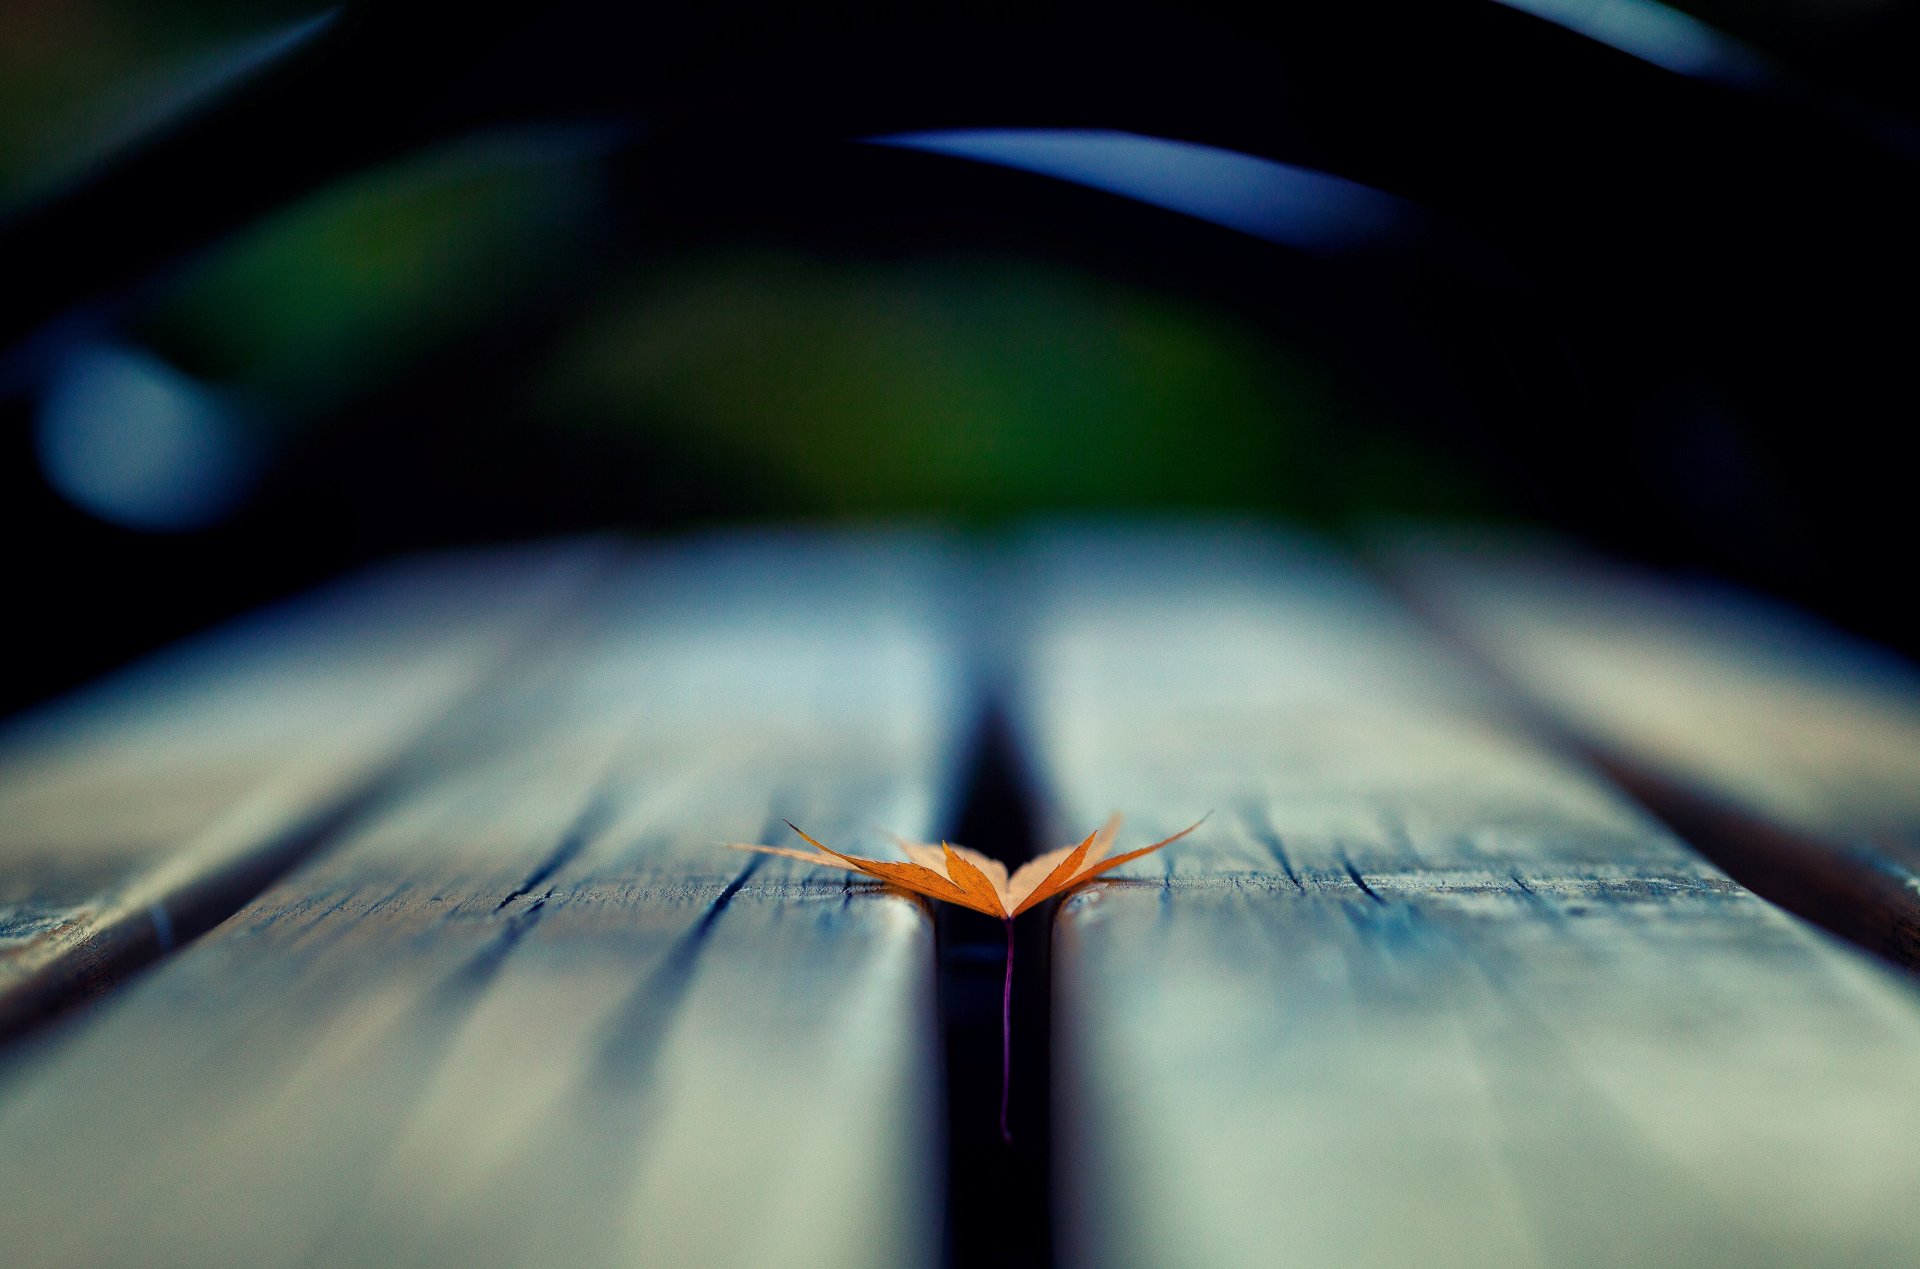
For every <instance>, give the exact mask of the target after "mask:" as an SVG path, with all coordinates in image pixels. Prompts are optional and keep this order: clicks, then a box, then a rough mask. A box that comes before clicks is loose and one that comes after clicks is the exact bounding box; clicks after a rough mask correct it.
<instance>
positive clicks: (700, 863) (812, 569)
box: [0, 539, 967, 1267]
mask: <svg viewBox="0 0 1920 1269" xmlns="http://www.w3.org/2000/svg"><path fill="white" fill-rule="evenodd" d="M941 578H942V572H941V568H940V566H939V565H938V564H937V561H935V560H934V558H933V553H932V548H931V547H930V546H929V545H928V544H927V543H925V542H919V543H916V542H913V541H908V542H905V543H901V544H896V545H892V546H887V545H880V544H874V543H866V542H862V541H860V540H857V539H856V540H836V539H828V540H821V541H807V540H797V541H782V540H769V541H758V540H754V539H740V540H727V539H723V540H717V541H710V542H701V543H694V544H689V545H686V546H683V547H680V548H677V549H674V550H670V551H666V552H663V553H660V554H656V555H649V556H645V557H642V558H641V559H639V560H638V561H637V562H635V563H634V564H633V565H632V566H631V567H630V568H628V569H626V570H624V571H623V572H622V573H621V574H620V575H619V576H618V577H617V578H615V579H614V580H612V581H610V582H608V583H607V584H606V585H605V586H604V587H603V589H602V591H601V592H600V597H599V603H598V606H597V607H596V608H595V609H593V610H592V611H591V612H590V613H587V614H583V615H582V616H580V617H579V618H577V619H576V620H575V621H574V623H573V624H572V627H571V637H570V639H568V640H567V641H565V642H564V643H561V644H555V645H553V646H552V647H551V648H550V649H549V657H548V660H547V661H546V662H545V663H544V664H543V665H541V666H539V667H537V668H529V669H527V670H525V671H523V672H522V673H521V674H520V675H518V676H517V678H516V686H517V688H518V690H517V691H516V692H515V693H513V694H511V695H509V696H505V697H501V698H497V699H495V700H493V701H492V702H491V709H490V711H489V712H488V713H487V714H486V715H485V716H484V717H475V718H469V720H468V723H467V725H466V726H465V727H464V728H463V729H462V731H461V733H460V734H459V735H458V736H457V737H454V738H452V739H451V740H450V741H449V742H447V743H445V744H443V745H442V746H441V748H440V749H439V751H438V752H437V753H436V754H435V755H434V758H433V761H432V762H431V763H429V764H428V765H426V766H424V767H423V768H422V769H421V772H420V774H419V775H418V777H417V778H416V780H415V781H414V783H413V785H412V787H411V788H410V789H409V790H408V791H406V792H405V793H404V794H402V795H399V796H396V797H395V798H393V799H392V800H390V801H389V803H388V804H387V805H385V806H384V808H383V809H381V810H380V812H379V813H378V814H377V815H375V816H374V817H372V818H370V819H369V820H368V821H367V822H366V823H365V824H364V825H363V826H362V827H361V828H359V829H357V830H356V831H354V832H353V833H351V834H350V835H349V837H348V838H347V839H346V840H343V841H341V842H340V843H338V844H337V845H336V846H335V847H334V848H332V849H330V850H329V851H328V852H327V853H326V854H325V855H324V856H321V857H318V858H316V859H314V860H313V861H312V862H310V863H309V864H308V865H306V866H304V867H302V868H301V869H299V870H298V871H297V872H295V873H293V874H292V875H290V876H288V877H287V878H286V879H285V880H284V881H282V882H281V883H280V884H278V885H276V886H274V887H273V888H272V889H270V890H269V891H268V892H267V893H265V894H264V895H262V896H261V897H260V898H259V899H258V900H257V901H255V902H254V903H252V904H249V905H248V906H247V908H246V909H245V910H244V911H242V912H241V913H239V914H238V915H237V916H236V917H234V918H233V919H232V920H230V921H228V922H226V923H225V924H223V925H222V926H221V927H219V928H218V929H216V930H215V931H213V932H211V933H210V934H209V935H208V936H207V937H205V938H204V939H202V940H200V941H199V942H198V943H196V944H195V945H194V946H193V947H191V948H189V949H187V950H186V951H185V952H183V953H182V954H180V955H179V956H176V957H174V958H172V959H171V960H170V961H168V962H167V963H165V964H164V965H163V966H161V967H160V968H159V969H157V970H156V971H155V972H154V973H152V974H150V975H148V976H146V977H144V978H143V979H142V980H141V981H140V982H139V983H137V984H134V985H131V986H130V987H129V988H128V989H127V990H125V991H123V992H121V993H117V994H116V995H115V997H114V998H113V999H112V1000H110V1001H109V1002H108V1003H107V1005H106V1007H104V1008H103V1009H101V1010H100V1011H98V1013H97V1016H95V1017H93V1018H90V1019H88V1020H87V1025H85V1026H84V1027H82V1028H81V1029H80V1030H79V1033H78V1034H77V1035H75V1036H73V1037H72V1038H70V1039H68V1040H67V1041H66V1042H65V1043H63V1044H61V1045H59V1046H57V1047H55V1048H52V1049H50V1050H48V1051H47V1052H46V1053H45V1054H44V1056H43V1057H42V1058H41V1060H38V1061H36V1062H34V1063H32V1064H30V1065H29V1067H28V1069H26V1070H24V1071H22V1072H21V1073H20V1074H19V1076H18V1077H17V1078H16V1079H15V1080H14V1082H13V1087H11V1088H10V1089H8V1090H7V1092H6V1096H5V1098H4V1104H3V1105H0V1194H5V1195H7V1199H6V1201H5V1202H4V1203H0V1246H4V1247H6V1248H7V1249H8V1261H9V1263H10V1264H19V1265H55V1264H59V1265H72V1264H136V1263H137V1264H196V1265H197V1264H208V1263H213V1264H245V1265H249V1266H258V1265H291V1264H296V1263H297V1264H301V1265H310V1264H355V1265H357V1264H366V1263H381V1264H449V1265H463V1266H464V1265H492V1264H528V1263H539V1264H564V1265H599V1264H614V1263H639V1264H662V1265H670V1264H780V1265H821V1266H836V1267H839V1266H861V1265H889V1266H890V1265H913V1264H927V1263H930V1262H931V1261H932V1260H933V1259H934V1258H936V1256H937V1239H938V1224H937V1220H936V1217H935V1214H936V1212H937V1204H936V1190H937V1184H936V1182H937V1171H938V1150H939V1145H938V1143H939V1133H938V1131H937V1125H936V1122H935V1118H934V1117H935V1115H936V1114H937V1111H938V1102H939V1096H938V1080H937V1059H936V1057H935V1054H936V1052H937V1048H936V1045H935V1038H936V1034H937V1033H936V1027H935V1022H934V1017H933V985H934V980H933V957H932V950H933V949H932V924H931V920H930V917H929V914H928V913H927V911H926V910H925V908H924V907H922V906H921V905H920V904H919V903H918V902H916V901H914V900H911V899H908V898H904V897H901V896H898V895H895V894H891V893H881V892H879V891H877V890H876V889H875V888H874V887H873V886H871V885H868V884H866V883H862V882H857V881H854V880H852V879H848V878H843V876H842V875H841V874H834V873H828V872H825V871H824V870H818V869H809V868H807V867H806V866H805V865H801V864H794V863H789V862H787V861H785V860H780V859H772V858H768V857H766V856H761V855H746V854H741V853H738V852H732V851H727V850H725V849H722V847H721V845H720V843H722V842H725V841H728V840H749V841H751V840H771V838H770V837H769V836H768V835H769V834H772V833H774V831H775V830H776V829H778V830H779V831H780V832H781V833H784V832H785V830H784V829H783V828H781V827H780V825H779V821H778V819H777V818H776V817H777V816H780V815H785V816H789V817H792V818H793V819H795V820H796V821H797V822H799V823H801V824H804V825H806V826H808V827H809V828H810V829H814V830H816V831H817V832H819V833H820V834H822V835H826V836H828V838H829V840H833V839H838V840H842V841H847V842H850V843H860V844H862V845H868V846H872V845H875V844H876V843H875V841H874V837H875V834H874V831H873V829H872V827H871V826H872V825H884V826H886V827H887V828H889V829H895V830H899V831H903V832H908V833H915V832H921V833H924V832H930V831H932V830H933V827H934V825H935V824H936V822H938V820H939V819H940V818H941V817H942V816H944V815H946V814H949V813H950V811H949V809H948V808H947V807H946V806H945V805H944V804H945V802H946V800H947V799H948V798H949V797H950V795H951V793H952V790H953V787H954V784H955V777H956V761H957V741H958V739H959V735H960V733H961V732H963V731H964V727H965V721H966V720H965V709H966V704H967V702H966V699H965V688H964V684H963V680H962V677H961V676H960V675H959V674H958V673H957V670H956V663H955V660H954V658H953V657H952V655H951V653H950V651H949V649H948V647H947V645H946V643H945V642H944V637H943V636H942V634H941V633H940V631H941V628H942V620H943V618H942V612H943V603H944V599H943V587H942V585H941ZM882 841H884V839H882Z"/></svg>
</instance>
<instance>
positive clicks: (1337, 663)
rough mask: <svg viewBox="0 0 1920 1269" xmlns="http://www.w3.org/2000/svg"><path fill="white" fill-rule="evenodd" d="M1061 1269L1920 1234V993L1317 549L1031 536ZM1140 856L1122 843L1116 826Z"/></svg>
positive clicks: (1784, 1249)
mask: <svg viewBox="0 0 1920 1269" xmlns="http://www.w3.org/2000/svg"><path fill="white" fill-rule="evenodd" d="M1027 594H1028V596H1029V598H1030V600H1031V615H1030V621H1031V624H1030V627H1029V636H1028V639H1027V642H1026V651H1025V654H1024V657H1023V660H1022V664H1023V672H1022V675H1023V678H1022V681H1023V683H1024V689H1023V691H1022V696H1021V701H1020V707H1019V709H1018V711H1017V722H1018V725H1019V727H1020V729H1021V731H1022V734H1023V736H1024V737H1025V739H1026V743H1027V745H1028V748H1029V750H1030V752H1031V753H1032V754H1033V756H1034V761H1035V768H1036V771H1037V773H1038V781H1039V785H1040V788H1041V790H1042V794H1043V799H1044V804H1045V807H1046V815H1047V816H1048V818H1049V821H1050V822H1051V824H1052V826H1053V828H1054V830H1055V835H1056V836H1059V837H1061V838H1063V839H1064V837H1065V836H1066V835H1068V834H1069V833H1071V832H1072V831H1073V830H1074V829H1075V828H1077V827H1078V826H1080V825H1083V824H1086V823H1091V822H1097V821H1098V819H1099V817H1100V816H1101V815H1103V814H1105V813H1106V812H1107V811H1108V810H1109V809H1111V808H1114V807H1120V808H1123V809H1126V810H1128V811H1130V812H1132V813H1133V820H1132V827H1133V829H1134V835H1137V838H1138V840H1150V837H1149V835H1157V834H1160V833H1163V832H1166V831H1169V830H1171V829H1173V828H1177V827H1179V826H1181V825H1182V824H1184V823H1185V822H1187V821H1188V820H1190V819H1192V818H1193V817H1194V816H1196V815H1198V814H1199V813H1200V812H1201V811H1203V810H1205V809H1207V808H1208V807H1213V808H1215V810H1216V814H1215V818H1214V820H1213V821H1212V822H1210V823H1209V824H1208V825H1207V826H1206V827H1205V828H1204V829H1202V830H1201V832H1200V833H1197V834H1195V835H1194V837H1193V838H1191V839H1189V841H1188V842H1184V843H1182V844H1180V845H1179V846H1176V847H1174V848H1172V849H1170V850H1168V851H1166V852H1163V853H1162V854H1160V855H1155V856H1151V857H1149V858H1147V859H1145V860H1142V861H1140V862H1139V863H1138V864H1134V865H1129V866H1127V867H1126V868H1125V869H1123V870H1121V874H1120V875H1122V876H1123V877H1127V878H1130V879H1128V880H1121V881H1117V882H1111V883H1106V884H1099V885H1096V886H1094V887H1092V888H1090V890H1089V891H1088V892H1086V893H1084V894H1082V895H1081V896H1078V897H1075V898H1072V899H1069V900H1068V901H1067V902H1066V903H1065V904H1064V906H1063V908H1062V910H1061V911H1060V913H1059V914H1058V917H1057V921H1056V927H1055V951H1054V956H1055V959H1054V968H1055V991H1054V999H1055V1001H1056V1004H1057V1008H1058V1009H1059V1016H1058V1019H1057V1022H1056V1027H1057V1030H1056V1048H1055V1065H1056V1075H1055V1087H1056V1090H1057V1092H1056V1103H1055V1104H1056V1108H1057V1110H1056V1138H1055V1140H1056V1149H1057V1152H1058V1153H1057V1157H1058V1158H1059V1160H1060V1177H1061V1193H1062V1201H1063V1203H1064V1213H1063V1233H1062V1237H1063V1240H1064V1242H1065V1245H1066V1251H1067V1260H1068V1262H1069V1263H1072V1264H1085V1265H1101V1266H1126V1265H1167V1264H1204V1265H1212V1266H1233V1265H1276V1264H1299V1265H1312V1266H1339V1265H1379V1264H1420V1265H1462V1266H1466V1265H1472V1266H1482V1265H1490V1264H1500V1265H1529V1264H1534V1265H1556V1266H1566V1265H1588V1264H1592V1265H1601V1264H1606V1265H1621V1264H1636V1265H1638V1264H1658V1265H1689V1266H1693V1265H1727V1266H1735V1265H1737V1266H1744V1267H1750V1266H1753V1265H1757V1264H1780V1265H1799V1266H1807V1265H1816V1266H1817V1265H1843V1264H1845V1265H1857V1264H1879V1263H1900V1262H1903V1261H1904V1260H1906V1259H1909V1258H1911V1254H1912V1251H1913V1248H1914V1247H1916V1246H1920V1206H1916V1205H1915V1204H1914V1203H1912V1201H1911V1197H1912V1178H1913V1177H1914V1176H1915V1175H1917V1174H1920V1061H1916V1055H1920V998H1916V995H1915V993H1914V991H1913V990H1912V988H1911V985H1910V984H1908V983H1906V982H1905V981H1903V980H1900V979H1898V978H1896V977H1895V976H1893V975H1892V974H1890V973H1889V972H1888V971H1886V970H1884V969H1882V968H1880V967H1878V966H1877V965H1876V964H1875V963H1873V962H1871V961H1869V960H1868V959H1866V958H1864V957H1861V956H1859V955H1858V954H1856V953H1853V952H1851V951H1849V950H1847V949H1845V948H1844V947H1843V946H1842V945H1840V944H1837V943H1834V942H1832V941H1829V940H1827V939H1826V938H1825V937H1824V936H1822V935H1820V934H1819V933H1818V932H1816V931H1814V930H1812V929H1811V928H1810V927H1807V926H1804V925H1801V924H1799V923H1798V922H1796V921H1794V920H1793V919H1792V918H1790V917H1788V916H1786V915H1784V914H1782V913H1781V912H1779V911H1778V910H1777V909H1775V908H1773V907H1772V906H1770V905H1768V904H1766V903H1765V902H1763V901H1761V900H1759V899H1758V898H1756V897H1755V896H1753V895H1752V894H1750V893H1749V892H1747V891H1745V890H1743V889H1741V888H1740V887H1738V886H1736V885H1734V884H1733V883H1731V882H1730V881H1728V880H1727V879H1726V878H1725V877H1724V876H1723V875H1721V874H1720V873H1719V872H1717V871H1716V870H1715V869H1714V868H1713V867H1711V866H1710V865H1708V864H1706V863H1705V862H1704V861H1702V860H1701V859H1699V858H1698V857H1696V856H1694V855H1693V854H1692V853H1690V852H1689V851H1688V850H1686V849H1685V848H1684V847H1683V846H1682V845H1681V844H1680V843H1679V842H1677V841H1676V840H1675V839H1674V838H1673V837H1671V836H1670V835H1669V834H1668V833H1667V832H1666V831H1665V830H1663V829H1662V828H1661V827H1660V826H1658V825H1657V824H1656V823H1654V822H1653V821H1652V820H1650V819H1649V818H1648V817H1646V815H1645V814H1644V812H1641V811H1640V810H1638V809H1637V808H1635V807H1634V806H1632V805H1631V804H1630V803H1627V802H1626V801H1625V799H1623V798H1622V797H1621V796H1620V795H1619V794H1617V793H1616V792H1614V791H1613V790H1612V789H1611V788H1610V787H1608V786H1606V785H1605V784H1603V783H1602V782H1600V781H1599V780H1597V779H1596V778H1595V777H1593V776H1591V775H1589V774H1588V773H1586V772H1585V771H1583V770H1581V769H1579V768H1577V767H1575V766H1572V765H1570V764H1569V763H1568V762H1567V761H1565V760H1563V759H1561V758H1559V757H1556V756H1555V755H1553V754H1551V753H1549V752H1547V751H1545V750H1543V749H1542V748H1540V747H1538V746H1537V745H1536V744H1534V743H1532V742H1531V741H1530V740H1529V739H1528V738H1527V737H1526V735H1525V734H1524V733H1523V732H1521V731H1520V730H1519V729H1517V728H1516V727H1515V726H1513V725H1512V724H1511V723H1510V722H1509V721H1508V719H1507V718H1506V717H1505V716H1504V714H1503V711H1502V709H1501V707H1500V705H1499V703H1498V701H1496V700H1494V699H1492V698H1490V697H1489V695H1488V693H1487V691H1486V689H1484V688H1483V686H1482V684H1481V682H1480V681H1479V680H1478V679H1477V678H1476V677H1475V675H1474V674H1473V673H1471V672H1470V671H1469V670H1468V669H1467V668H1466V667H1464V666H1463V665H1461V664H1459V663H1457V662H1454V661H1452V660H1450V659H1449V657H1448V656H1447V655H1445V654H1444V652H1443V651H1442V650H1441V648H1440V647H1439V646H1437V645H1436V644H1435V643H1434V642H1433V641H1432V640H1431V639H1430V638H1429V637H1428V636H1427V635H1426V633H1425V632H1424V631H1423V630H1422V629H1421V628H1419V627H1418V626H1417V625H1416V624H1414V623H1413V622H1411V621H1410V620H1409V619H1408V618H1407V617H1406V616H1405V615H1404V614H1403V613H1402V612H1401V611H1400V610H1399V609H1398V608H1397V607H1395V606H1394V604H1393V603H1391V602H1390V601H1389V600H1388V599H1387V598H1386V597H1385V596H1384V595H1383V594H1381V593H1380V592H1378V591H1376V590H1374V589H1373V588H1371V587H1370V586H1369V585H1367V584H1364V583H1362V582H1360V581H1359V580H1357V579H1356V576H1355V575H1354V574H1353V573H1351V572H1350V571H1348V570H1347V569H1346V567H1345V566H1344V565H1343V564H1342V563H1340V562H1339V561H1337V560H1332V559H1329V558H1326V557H1323V556H1320V555H1317V554H1315V553H1313V552H1312V551H1310V550H1306V549H1304V548H1290V547H1283V546H1280V545H1276V544H1274V543H1272V542H1269V541H1266V540H1263V539H1261V538H1258V537H1253V536H1242V535H1234V534H1229V533H1218V534H1213V533H1207V532H1201V531H1195V532H1193V533H1191V534H1185V535H1180V534H1173V535H1168V536H1164V537H1152V536H1142V537H1139V538H1136V539H1133V540H1131V541H1129V540H1125V539H1114V538H1075V537H1073V536H1071V535H1068V536H1064V537H1061V538H1057V539H1055V540H1052V541H1051V542H1049V543H1045V544H1042V545H1039V546H1036V547H1035V549H1034V551H1033V554H1032V555H1031V556H1030V558H1029V576H1028V580H1027ZM1122 844H1123V845H1124V844H1125V842H1124V841H1123V843H1122Z"/></svg>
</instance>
